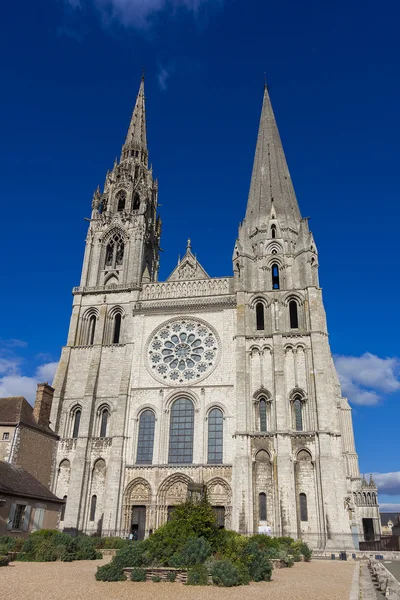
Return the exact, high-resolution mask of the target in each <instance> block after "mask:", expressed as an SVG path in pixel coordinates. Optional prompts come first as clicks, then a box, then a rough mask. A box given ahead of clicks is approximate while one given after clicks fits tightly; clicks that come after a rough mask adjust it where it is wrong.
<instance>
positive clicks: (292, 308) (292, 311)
mask: <svg viewBox="0 0 400 600" xmlns="http://www.w3.org/2000/svg"><path fill="white" fill-rule="evenodd" d="M289 318H290V329H298V328H299V315H298V311H297V302H296V300H291V301H290V302H289Z"/></svg>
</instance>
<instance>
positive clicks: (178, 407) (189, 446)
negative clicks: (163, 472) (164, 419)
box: [168, 398, 194, 464]
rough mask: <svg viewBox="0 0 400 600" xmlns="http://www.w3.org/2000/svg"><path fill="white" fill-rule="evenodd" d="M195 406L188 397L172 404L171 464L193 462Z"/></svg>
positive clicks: (169, 459)
mask: <svg viewBox="0 0 400 600" xmlns="http://www.w3.org/2000/svg"><path fill="white" fill-rule="evenodd" d="M193 432H194V407H193V402H192V401H191V400H189V399H188V398H178V400H175V402H174V403H173V405H172V409H171V422H170V430H169V456H168V462H169V464H183V463H192V462H193Z"/></svg>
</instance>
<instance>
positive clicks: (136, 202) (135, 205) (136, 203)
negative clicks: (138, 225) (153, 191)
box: [133, 193, 140, 210]
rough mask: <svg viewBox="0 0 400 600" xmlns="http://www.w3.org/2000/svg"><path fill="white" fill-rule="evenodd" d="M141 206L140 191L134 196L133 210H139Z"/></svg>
mask: <svg viewBox="0 0 400 600" xmlns="http://www.w3.org/2000/svg"><path fill="white" fill-rule="evenodd" d="M139 207H140V196H139V194H138V193H136V194H135V195H134V196H133V210H139Z"/></svg>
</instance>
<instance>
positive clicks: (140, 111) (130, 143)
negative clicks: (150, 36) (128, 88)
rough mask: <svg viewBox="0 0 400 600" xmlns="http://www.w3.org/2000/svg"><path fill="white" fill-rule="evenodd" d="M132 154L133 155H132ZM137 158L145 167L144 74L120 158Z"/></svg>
mask: <svg viewBox="0 0 400 600" xmlns="http://www.w3.org/2000/svg"><path fill="white" fill-rule="evenodd" d="M132 152H133V153H134V154H132ZM138 154H139V156H140V157H141V158H142V160H143V161H144V162H145V163H146V166H147V139H146V109H145V97H144V72H143V74H142V78H141V81H140V86H139V92H138V95H137V97H136V102H135V106H134V109H133V112H132V117H131V122H130V124H129V129H128V133H127V136H126V140H125V144H124V145H123V147H122V156H121V159H122V158H129V157H131V156H138Z"/></svg>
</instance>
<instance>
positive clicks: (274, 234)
mask: <svg viewBox="0 0 400 600" xmlns="http://www.w3.org/2000/svg"><path fill="white" fill-rule="evenodd" d="M271 237H272V238H273V239H274V238H276V225H271Z"/></svg>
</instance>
